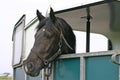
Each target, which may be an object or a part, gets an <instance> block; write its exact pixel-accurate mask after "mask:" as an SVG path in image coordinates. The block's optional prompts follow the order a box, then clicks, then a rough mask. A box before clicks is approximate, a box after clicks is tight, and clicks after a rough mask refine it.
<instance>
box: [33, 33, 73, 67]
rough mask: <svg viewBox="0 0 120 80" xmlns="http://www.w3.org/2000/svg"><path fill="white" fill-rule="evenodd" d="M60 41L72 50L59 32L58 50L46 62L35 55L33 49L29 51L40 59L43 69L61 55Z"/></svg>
mask: <svg viewBox="0 0 120 80" xmlns="http://www.w3.org/2000/svg"><path fill="white" fill-rule="evenodd" d="M62 39H63V40H64V42H65V44H66V45H67V46H68V47H69V48H70V49H71V50H73V48H72V47H71V46H70V45H69V44H68V42H67V41H66V39H65V38H64V35H63V33H62V31H61V33H60V41H59V43H58V46H59V49H58V50H57V52H56V53H55V54H54V55H53V56H52V57H51V58H49V59H47V60H46V59H44V58H43V57H42V56H41V55H40V54H39V53H37V52H36V51H34V50H33V49H31V52H33V53H35V54H36V55H37V56H38V57H39V58H40V59H41V61H42V62H43V64H44V67H47V66H48V64H49V63H50V62H52V61H53V60H54V59H56V58H57V57H58V56H59V55H60V54H61V47H62Z"/></svg>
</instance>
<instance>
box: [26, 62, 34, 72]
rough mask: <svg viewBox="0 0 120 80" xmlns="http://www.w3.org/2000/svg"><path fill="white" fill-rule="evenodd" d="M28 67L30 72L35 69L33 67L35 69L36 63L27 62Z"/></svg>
mask: <svg viewBox="0 0 120 80" xmlns="http://www.w3.org/2000/svg"><path fill="white" fill-rule="evenodd" d="M27 67H28V70H29V71H30V72H31V71H33V69H34V65H33V63H32V62H30V63H28V64H27Z"/></svg>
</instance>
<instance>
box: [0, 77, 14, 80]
mask: <svg viewBox="0 0 120 80" xmlns="http://www.w3.org/2000/svg"><path fill="white" fill-rule="evenodd" d="M0 80H12V77H0Z"/></svg>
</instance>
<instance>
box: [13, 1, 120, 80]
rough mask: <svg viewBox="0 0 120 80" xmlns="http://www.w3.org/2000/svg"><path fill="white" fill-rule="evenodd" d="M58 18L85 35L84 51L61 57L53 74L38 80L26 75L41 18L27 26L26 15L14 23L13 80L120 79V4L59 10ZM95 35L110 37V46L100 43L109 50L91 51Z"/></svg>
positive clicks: (38, 77) (46, 72) (51, 72)
mask: <svg viewBox="0 0 120 80" xmlns="http://www.w3.org/2000/svg"><path fill="white" fill-rule="evenodd" d="M55 15H56V16H58V17H60V18H63V19H64V20H66V21H67V22H68V24H70V25H71V27H72V29H73V30H74V31H82V32H85V38H86V39H85V40H86V43H85V45H86V50H85V52H82V53H75V54H66V55H61V56H60V57H59V58H58V59H57V60H56V61H54V62H53V63H52V64H53V66H52V69H51V70H50V71H49V70H48V71H46V70H45V69H43V70H41V71H40V74H39V75H38V76H37V77H31V76H29V75H27V74H26V73H25V71H24V69H23V67H22V66H23V61H24V60H25V59H26V58H27V56H28V55H29V52H30V50H31V48H32V46H33V43H34V35H35V32H36V31H35V28H36V26H37V25H38V19H37V17H35V18H34V19H33V20H31V21H30V22H29V23H27V25H26V24H25V19H26V16H25V15H23V16H22V17H21V18H20V20H19V21H18V22H17V23H16V24H15V26H14V30H13V36H12V41H13V60H12V66H13V80H46V79H47V80H120V67H119V64H120V63H119V54H120V18H119V17H120V2H119V1H117V0H104V1H99V2H95V3H91V4H87V5H82V6H78V7H72V8H69V9H64V10H60V11H56V12H55ZM92 33H96V34H101V35H104V36H105V37H106V38H107V44H105V45H104V44H103V43H100V44H101V45H103V47H104V46H107V49H106V51H102V50H101V51H95V52H92V51H91V50H90V49H91V46H90V45H92V44H91V41H90V40H91V34H92ZM80 40H81V39H79V40H78V39H77V41H78V42H79V41H80ZM96 42H97V40H96ZM98 43H99V42H98ZM77 45H80V47H79V48H81V47H83V45H81V44H77ZM98 46H99V44H98V45H96V46H95V47H98ZM95 47H94V48H93V49H95ZM79 48H78V50H79ZM49 72H50V74H49V76H46V75H45V74H48V73H49Z"/></svg>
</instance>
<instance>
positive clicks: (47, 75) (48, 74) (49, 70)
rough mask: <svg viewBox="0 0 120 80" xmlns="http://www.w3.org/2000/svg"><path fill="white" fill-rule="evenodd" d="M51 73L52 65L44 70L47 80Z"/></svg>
mask: <svg viewBox="0 0 120 80" xmlns="http://www.w3.org/2000/svg"><path fill="white" fill-rule="evenodd" d="M51 73H52V63H50V64H49V65H48V67H47V68H44V76H45V80H49V77H50V75H51Z"/></svg>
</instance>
